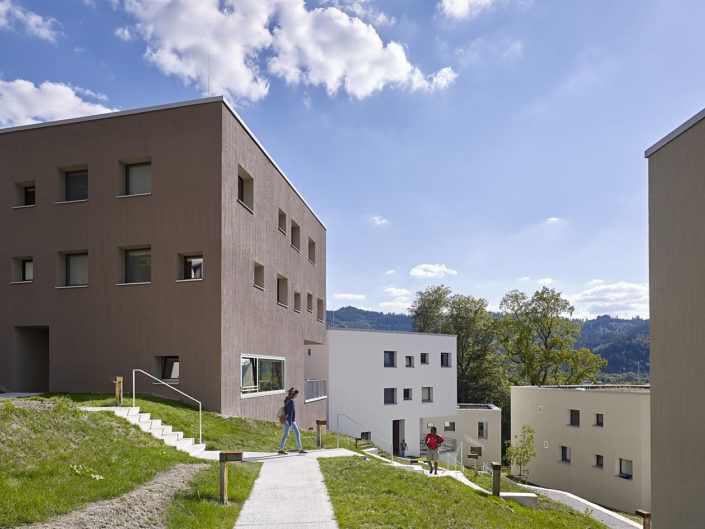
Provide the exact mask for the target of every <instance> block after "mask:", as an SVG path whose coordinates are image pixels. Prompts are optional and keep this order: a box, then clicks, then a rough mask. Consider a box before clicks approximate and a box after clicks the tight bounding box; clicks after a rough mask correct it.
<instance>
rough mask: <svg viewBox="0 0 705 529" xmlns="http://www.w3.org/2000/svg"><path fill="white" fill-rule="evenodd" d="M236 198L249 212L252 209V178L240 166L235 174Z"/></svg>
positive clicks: (253, 205)
mask: <svg viewBox="0 0 705 529" xmlns="http://www.w3.org/2000/svg"><path fill="white" fill-rule="evenodd" d="M237 200H238V202H240V204H242V205H243V206H245V207H246V208H247V209H249V210H250V212H252V211H254V209H255V203H254V180H253V179H252V177H251V176H250V175H249V174H248V173H247V171H245V170H244V169H243V168H242V167H240V168H239V169H238V175H237Z"/></svg>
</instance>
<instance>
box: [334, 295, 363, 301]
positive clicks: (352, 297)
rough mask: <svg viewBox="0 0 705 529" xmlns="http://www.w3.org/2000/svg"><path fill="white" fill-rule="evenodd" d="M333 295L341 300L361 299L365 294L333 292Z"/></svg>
mask: <svg viewBox="0 0 705 529" xmlns="http://www.w3.org/2000/svg"><path fill="white" fill-rule="evenodd" d="M333 297H334V298H335V299H339V300H341V301H362V300H363V299H365V298H366V297H367V296H365V294H333Z"/></svg>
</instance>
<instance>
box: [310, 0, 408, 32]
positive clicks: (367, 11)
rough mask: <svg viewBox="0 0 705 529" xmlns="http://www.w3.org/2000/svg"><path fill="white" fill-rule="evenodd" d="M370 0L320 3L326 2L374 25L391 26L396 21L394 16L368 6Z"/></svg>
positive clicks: (326, 0) (332, 0)
mask: <svg viewBox="0 0 705 529" xmlns="http://www.w3.org/2000/svg"><path fill="white" fill-rule="evenodd" d="M370 3H371V2H370V0H322V1H321V4H328V5H331V6H334V7H337V8H338V9H340V10H341V11H345V12H346V13H348V14H349V15H354V16H356V17H357V18H360V19H362V20H364V21H365V22H367V23H368V24H373V25H375V26H391V25H394V24H395V23H396V19H395V18H394V17H390V16H387V15H386V14H385V13H383V12H382V11H378V10H377V9H375V8H374V7H372V6H370V5H369V4H370Z"/></svg>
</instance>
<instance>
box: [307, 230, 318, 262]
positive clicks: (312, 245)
mask: <svg viewBox="0 0 705 529" xmlns="http://www.w3.org/2000/svg"><path fill="white" fill-rule="evenodd" d="M308 260H309V261H310V262H312V263H313V264H316V241H314V240H313V239H312V238H311V237H309V238H308Z"/></svg>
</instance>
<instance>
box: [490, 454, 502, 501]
mask: <svg viewBox="0 0 705 529" xmlns="http://www.w3.org/2000/svg"><path fill="white" fill-rule="evenodd" d="M501 478H502V464H501V463H496V462H494V461H493V462H492V495H493V496H499V480H500V479H501Z"/></svg>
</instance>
